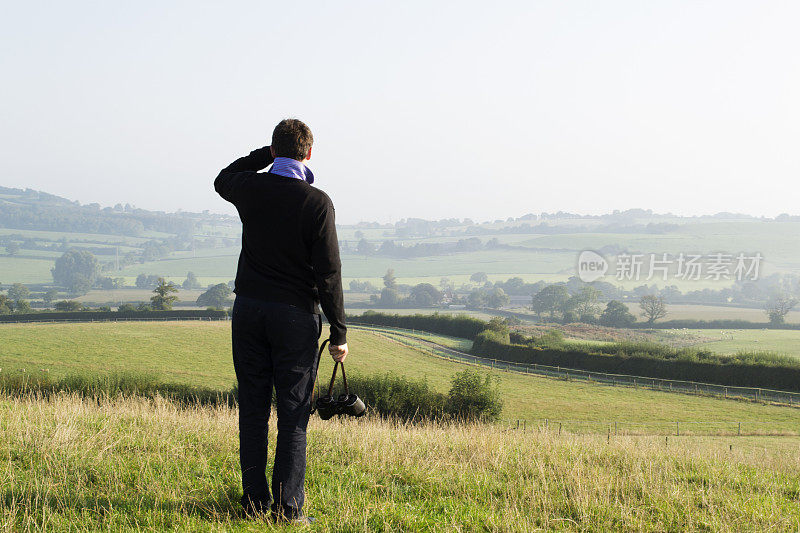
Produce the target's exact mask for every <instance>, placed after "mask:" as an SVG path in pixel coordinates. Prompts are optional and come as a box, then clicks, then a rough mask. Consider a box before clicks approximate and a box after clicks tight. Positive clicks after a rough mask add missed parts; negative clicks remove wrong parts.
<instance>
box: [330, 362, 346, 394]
mask: <svg viewBox="0 0 800 533" xmlns="http://www.w3.org/2000/svg"><path fill="white" fill-rule="evenodd" d="M339 365H342V381H344V393H345V394H347V395H348V396H350V388H349V387H348V386H347V374H345V373H344V363H342V362H339V361H336V364H334V365H333V375H332V376H331V384H330V385H329V386H328V396H333V385H334V384H335V382H336V370H337V369H338V368H339Z"/></svg>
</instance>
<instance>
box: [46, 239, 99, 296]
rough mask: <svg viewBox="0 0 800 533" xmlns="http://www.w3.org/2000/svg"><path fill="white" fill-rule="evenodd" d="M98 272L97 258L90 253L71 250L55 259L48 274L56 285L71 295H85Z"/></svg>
mask: <svg viewBox="0 0 800 533" xmlns="http://www.w3.org/2000/svg"><path fill="white" fill-rule="evenodd" d="M99 270H100V268H99V265H98V263H97V258H95V256H93V255H92V254H91V253H90V252H87V251H86V250H76V249H71V250H67V251H66V252H64V254H63V255H62V256H61V257H59V258H58V259H56V264H55V267H53V268H52V269H51V270H50V272H51V273H52V274H53V280H54V281H55V282H56V284H57V285H61V286H62V287H66V288H67V289H68V290H69V291H70V292H71V293H73V294H85V293H86V292H88V291H89V289H91V288H92V286H93V285H94V282H95V280H96V279H97V274H98V272H99Z"/></svg>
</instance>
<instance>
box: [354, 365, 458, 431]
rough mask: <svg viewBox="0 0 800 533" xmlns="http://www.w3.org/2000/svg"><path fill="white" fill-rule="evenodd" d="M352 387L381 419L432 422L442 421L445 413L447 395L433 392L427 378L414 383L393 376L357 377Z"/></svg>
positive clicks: (410, 380)
mask: <svg viewBox="0 0 800 533" xmlns="http://www.w3.org/2000/svg"><path fill="white" fill-rule="evenodd" d="M348 384H349V385H350V390H351V391H353V392H355V393H357V394H358V395H359V396H360V397H361V399H363V400H364V403H366V404H367V406H368V407H369V409H370V411H372V412H374V413H376V414H378V415H380V416H388V417H397V418H400V419H403V420H415V419H426V420H431V419H438V418H441V417H442V416H443V415H444V413H445V400H446V397H445V395H444V394H442V393H440V392H436V391H434V390H431V388H430V387H429V386H428V383H427V382H426V381H425V380H423V379H420V380H414V379H410V378H407V377H405V376H398V375H395V374H390V373H386V374H383V375H376V376H360V375H355V376H352V377H351V378H350V379H349V380H348Z"/></svg>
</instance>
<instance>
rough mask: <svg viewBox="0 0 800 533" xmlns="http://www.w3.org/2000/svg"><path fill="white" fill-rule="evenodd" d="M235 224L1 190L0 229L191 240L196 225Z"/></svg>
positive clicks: (212, 217)
mask: <svg viewBox="0 0 800 533" xmlns="http://www.w3.org/2000/svg"><path fill="white" fill-rule="evenodd" d="M206 222H214V223H225V222H227V223H230V224H238V222H239V221H238V219H236V218H235V217H231V216H228V215H216V214H210V213H207V212H206V213H188V212H177V213H164V212H163V211H148V210H146V209H139V208H136V207H132V206H131V205H130V204H125V205H124V206H123V205H122V204H117V205H115V206H114V207H105V208H101V207H100V205H99V204H87V205H81V203H80V202H78V201H71V200H68V199H66V198H62V197H60V196H55V195H52V194H48V193H46V192H42V191H35V190H33V189H24V190H23V189H11V188H7V187H0V227H2V228H9V229H20V230H43V231H61V232H74V233H101V234H107V235H125V236H131V237H139V236H142V235H144V234H145V233H146V232H148V231H156V232H161V233H170V234H175V235H179V236H184V237H187V238H188V237H190V236H191V235H192V234H193V233H194V232H195V228H196V226H197V225H198V224H202V223H206Z"/></svg>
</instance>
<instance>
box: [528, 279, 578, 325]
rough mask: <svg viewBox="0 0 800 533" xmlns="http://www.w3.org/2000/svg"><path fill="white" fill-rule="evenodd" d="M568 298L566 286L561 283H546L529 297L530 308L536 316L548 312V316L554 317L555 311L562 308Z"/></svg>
mask: <svg viewBox="0 0 800 533" xmlns="http://www.w3.org/2000/svg"><path fill="white" fill-rule="evenodd" d="M568 299H569V293H568V292H567V288H566V287H565V286H564V285H561V284H554V285H548V286H546V287H545V288H543V289H542V290H540V291H539V292H537V293H536V294H534V295H533V298H531V309H532V310H533V312H534V313H536V315H537V316H539V317H541V316H542V314H544V313H550V318H555V315H556V313H558V312H560V311H562V310H563V308H564V304H565V303H566V302H567V300H568Z"/></svg>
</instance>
